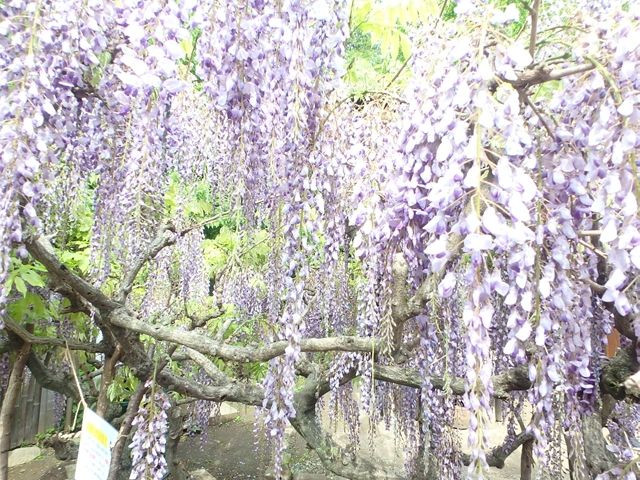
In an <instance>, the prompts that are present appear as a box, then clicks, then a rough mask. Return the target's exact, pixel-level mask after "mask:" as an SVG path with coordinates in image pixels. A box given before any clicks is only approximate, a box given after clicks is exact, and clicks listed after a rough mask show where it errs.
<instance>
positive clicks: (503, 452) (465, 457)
mask: <svg viewBox="0 0 640 480" xmlns="http://www.w3.org/2000/svg"><path fill="white" fill-rule="evenodd" d="M533 438H534V437H533V432H529V431H527V430H525V431H523V432H521V433H519V434H518V435H516V436H515V437H514V438H507V439H506V440H505V441H504V443H502V444H501V445H498V446H497V447H495V448H493V449H492V450H491V452H489V454H488V455H487V464H488V465H489V466H490V467H496V468H503V467H504V461H505V460H506V459H507V457H509V455H511V454H512V453H513V452H515V451H516V450H517V449H518V447H520V445H522V444H523V443H525V442H527V441H529V440H533ZM462 463H464V464H465V465H469V463H471V456H470V455H469V454H468V453H464V454H462Z"/></svg>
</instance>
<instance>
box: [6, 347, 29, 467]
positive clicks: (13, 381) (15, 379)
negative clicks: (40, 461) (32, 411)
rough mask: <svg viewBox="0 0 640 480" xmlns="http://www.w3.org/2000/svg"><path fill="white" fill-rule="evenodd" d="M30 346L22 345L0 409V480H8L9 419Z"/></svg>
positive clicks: (18, 391) (16, 398)
mask: <svg viewBox="0 0 640 480" xmlns="http://www.w3.org/2000/svg"><path fill="white" fill-rule="evenodd" d="M30 351H31V344H29V343H23V344H22V346H21V347H20V349H19V350H18V353H17V355H16V359H15V361H14V363H13V367H12V368H11V376H10V377H9V384H8V385H7V393H6V394H5V396H4V400H3V402H2V408H1V409H0V480H8V479H9V447H10V446H11V417H12V414H13V410H14V408H15V406H16V401H17V400H18V394H19V393H20V387H21V386H22V379H23V376H24V367H25V365H26V364H27V359H28V358H29V353H30Z"/></svg>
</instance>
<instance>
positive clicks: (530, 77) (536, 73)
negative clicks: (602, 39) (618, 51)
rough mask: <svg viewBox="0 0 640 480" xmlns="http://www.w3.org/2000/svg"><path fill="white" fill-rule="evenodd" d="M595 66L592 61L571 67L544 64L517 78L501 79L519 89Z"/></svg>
mask: <svg viewBox="0 0 640 480" xmlns="http://www.w3.org/2000/svg"><path fill="white" fill-rule="evenodd" d="M594 68H595V67H594V66H593V64H591V63H581V64H578V65H572V66H571V67H566V68H555V69H551V70H549V69H547V68H545V67H544V65H542V66H539V67H537V68H535V69H532V70H525V71H524V72H522V73H521V74H520V75H519V76H518V78H517V79H515V80H507V79H505V78H501V80H502V81H505V82H507V83H510V84H511V85H513V86H514V87H515V88H517V89H524V88H527V87H531V86H533V85H539V84H541V83H546V82H550V81H552V80H560V79H562V78H564V77H568V76H571V75H577V74H579V73H584V72H588V71H590V70H593V69H594Z"/></svg>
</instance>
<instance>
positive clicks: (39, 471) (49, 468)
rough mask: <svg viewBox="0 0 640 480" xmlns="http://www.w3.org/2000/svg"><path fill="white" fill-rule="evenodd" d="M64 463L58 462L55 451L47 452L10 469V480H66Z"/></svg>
mask: <svg viewBox="0 0 640 480" xmlns="http://www.w3.org/2000/svg"><path fill="white" fill-rule="evenodd" d="M64 463H65V462H61V461H60V460H56V457H54V456H53V450H51V451H47V450H45V451H44V452H43V454H42V455H41V456H40V457H38V458H36V459H35V460H32V461H30V462H29V463H24V464H22V465H17V466H15V467H11V468H10V469H9V479H10V480H14V479H15V480H66V478H67V472H66V470H65V468H64Z"/></svg>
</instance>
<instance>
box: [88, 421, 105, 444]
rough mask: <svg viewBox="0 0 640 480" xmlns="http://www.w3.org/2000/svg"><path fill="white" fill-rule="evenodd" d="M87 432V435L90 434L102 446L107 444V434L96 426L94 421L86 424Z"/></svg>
mask: <svg viewBox="0 0 640 480" xmlns="http://www.w3.org/2000/svg"><path fill="white" fill-rule="evenodd" d="M87 432H89V435H91V436H92V437H93V438H94V439H95V440H96V442H98V443H99V444H100V445H102V446H103V447H106V446H108V445H109V440H108V439H107V435H106V434H105V433H104V432H103V431H102V430H100V427H99V426H97V425H96V424H95V423H91V422H90V423H89V424H88V425H87Z"/></svg>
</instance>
